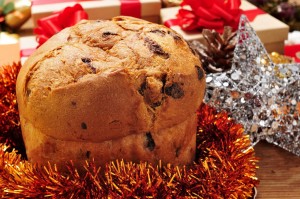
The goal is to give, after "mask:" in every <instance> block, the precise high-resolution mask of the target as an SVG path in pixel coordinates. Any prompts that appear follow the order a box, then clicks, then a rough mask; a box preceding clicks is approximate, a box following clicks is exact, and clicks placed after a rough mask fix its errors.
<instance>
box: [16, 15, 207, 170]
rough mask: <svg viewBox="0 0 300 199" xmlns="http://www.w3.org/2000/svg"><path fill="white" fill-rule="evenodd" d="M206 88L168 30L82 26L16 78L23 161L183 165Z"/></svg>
mask: <svg viewBox="0 0 300 199" xmlns="http://www.w3.org/2000/svg"><path fill="white" fill-rule="evenodd" d="M204 91H205V74H204V71H203V69H202V67H201V64H200V62H199V59H198V58H197V57H196V56H195V55H194V54H193V52H192V50H191V49H190V48H189V46H188V44H187V43H186V42H185V41H184V40H183V38H182V37H181V36H180V35H178V34H177V33H176V32H174V31H173V30H171V29H168V28H166V27H164V26H162V25H158V24H154V23H150V22H146V21H144V20H140V19H135V18H131V17H115V18H113V19H112V20H97V21H82V22H80V23H79V24H77V25H75V26H73V27H70V28H66V29H64V30H63V31H61V32H60V33H58V34H56V35H55V36H53V37H52V38H51V39H49V40H48V41H47V42H46V43H45V44H44V45H42V46H41V47H40V48H39V49H38V50H37V51H36V52H35V53H34V54H33V55H32V56H30V57H29V59H28V60H27V61H26V62H25V64H24V66H23V67H22V68H21V71H20V73H19V76H18V79H17V101H18V106H19V111H20V119H21V126H22V135H23V138H24V142H25V146H26V153H27V156H28V159H29V160H30V161H32V162H38V163H42V164H44V163H46V162H47V161H51V162H53V163H58V164H63V163H65V162H67V161H68V160H73V162H76V163H82V162H84V161H85V160H86V159H90V158H94V159H95V160H96V162H98V163H99V164H100V165H103V164H104V163H106V162H108V161H110V160H115V159H124V160H127V161H135V162H138V161H140V160H145V161H149V162H152V163H157V162H158V161H159V160H162V163H174V164H179V165H180V164H189V163H191V162H192V161H193V158H194V155H195V147H196V133H195V131H196V126H197V124H196V110H197V108H198V107H199V105H200V104H201V102H202V99H203V95H204Z"/></svg>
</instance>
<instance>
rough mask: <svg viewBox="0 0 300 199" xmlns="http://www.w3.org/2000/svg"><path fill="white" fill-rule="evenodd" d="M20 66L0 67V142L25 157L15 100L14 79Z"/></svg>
mask: <svg viewBox="0 0 300 199" xmlns="http://www.w3.org/2000/svg"><path fill="white" fill-rule="evenodd" d="M20 68H21V64H20V63H14V64H12V65H5V66H1V67H0V143H5V144H7V145H8V146H9V147H8V150H12V149H13V148H15V149H17V150H19V151H20V152H21V153H22V154H23V156H24V157H25V148H24V143H23V140H22V135H21V128H20V121H19V111H18V106H17V100H16V80H17V75H18V73H19V70H20Z"/></svg>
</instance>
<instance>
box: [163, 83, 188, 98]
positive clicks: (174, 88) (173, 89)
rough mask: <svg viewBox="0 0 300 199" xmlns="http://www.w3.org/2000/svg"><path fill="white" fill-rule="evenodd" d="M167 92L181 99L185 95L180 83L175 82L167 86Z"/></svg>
mask: <svg viewBox="0 0 300 199" xmlns="http://www.w3.org/2000/svg"><path fill="white" fill-rule="evenodd" d="M165 93H166V94H167V95H169V96H171V97H173V98H174V99H180V98H182V97H183V96H184V91H183V89H182V88H181V87H180V85H179V84H178V83H176V82H175V83H173V84H172V85H171V86H167V87H165Z"/></svg>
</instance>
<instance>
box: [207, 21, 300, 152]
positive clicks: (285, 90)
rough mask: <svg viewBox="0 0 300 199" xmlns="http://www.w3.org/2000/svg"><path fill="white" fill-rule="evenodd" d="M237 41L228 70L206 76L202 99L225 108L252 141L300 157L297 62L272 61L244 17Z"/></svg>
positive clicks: (221, 108)
mask: <svg viewBox="0 0 300 199" xmlns="http://www.w3.org/2000/svg"><path fill="white" fill-rule="evenodd" d="M274 34H276V33H274ZM237 39H238V44H237V45H236V48H235V51H234V58H233V65H232V68H231V69H230V70H229V71H227V72H223V73H211V74H207V78H206V82H207V93H206V97H205V101H206V103H208V104H210V105H213V106H215V107H216V108H217V109H219V110H227V111H228V112H229V113H230V115H231V116H232V117H233V118H234V119H236V120H237V121H239V122H240V123H241V124H243V125H244V128H245V132H246V133H247V134H249V135H250V138H251V140H252V143H253V144H256V143H257V142H259V141H260V140H267V141H268V142H270V143H273V144H276V145H278V146H280V147H282V148H284V149H286V150H288V151H290V152H292V153H294V154H296V155H298V156H300V119H299V118H300V64H276V65H275V64H274V63H272V61H271V59H270V57H269V55H268V53H267V51H266V49H265V48H264V46H263V44H262V42H261V41H260V39H259V38H258V36H257V35H256V33H255V31H254V30H253V28H252V27H251V25H250V23H249V21H248V19H247V18H246V16H242V17H241V19H240V25H239V29H238V31H237Z"/></svg>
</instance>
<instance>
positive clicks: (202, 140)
mask: <svg viewBox="0 0 300 199" xmlns="http://www.w3.org/2000/svg"><path fill="white" fill-rule="evenodd" d="M14 67H16V65H13V66H11V67H7V68H5V69H4V71H2V74H5V75H2V76H0V88H1V86H2V87H3V85H1V84H5V85H8V84H9V85H11V88H10V89H5V90H3V89H2V90H0V95H1V96H9V95H12V96H14V100H13V98H11V99H10V100H9V102H10V103H13V102H16V99H15V87H13V85H14V86H15V81H16V76H17V73H18V70H13V69H12V68H14ZM8 74H10V75H8ZM10 77H12V78H10ZM1 78H2V79H1ZM10 81H12V82H13V83H11V84H10ZM5 103H6V102H5V101H3V100H2V101H1V102H0V106H3V105H4V104H5ZM11 108H12V109H11V111H13V112H15V113H16V114H18V112H17V109H16V106H15V105H14V106H11ZM1 114H2V112H1ZM1 117H2V118H1V121H2V120H3V121H5V122H7V123H9V122H11V121H10V120H11V118H10V117H9V116H8V114H4V115H1ZM14 119H15V118H14ZM11 124H12V125H11V128H13V129H14V128H15V127H16V126H17V127H18V129H19V132H18V133H19V135H21V132H20V128H19V125H15V124H18V121H14V122H13V123H11ZM2 130H3V128H2V129H1V131H0V137H3V136H4V135H5V136H4V137H6V139H5V141H4V139H1V142H2V143H0V190H1V192H0V197H1V198H44V197H52V198H141V197H142V198H186V197H195V198H250V197H251V196H252V190H253V187H255V186H256V185H257V184H258V180H257V178H256V177H255V174H256V169H257V166H256V164H257V159H256V158H255V156H254V149H253V148H252V147H251V146H250V144H251V143H250V140H249V138H248V136H247V135H245V134H244V132H243V127H242V126H241V125H240V124H238V123H236V122H235V121H234V120H232V119H231V118H230V117H229V116H228V114H227V113H226V112H217V111H216V110H215V109H214V108H213V107H210V106H208V105H206V104H203V105H201V106H200V108H199V110H198V130H197V132H195V133H197V151H196V159H195V162H194V163H193V164H192V165H187V166H184V167H177V166H173V165H171V164H169V165H165V166H162V165H151V164H149V163H147V162H140V163H132V162H124V161H122V160H121V161H114V162H109V163H107V164H106V167H105V168H100V167H97V166H96V163H95V162H93V161H91V162H86V164H85V165H82V168H75V167H74V166H73V164H72V161H69V162H68V163H66V165H65V166H66V167H67V168H68V173H62V172H60V171H58V169H57V168H56V166H55V165H53V164H51V163H49V164H48V165H43V166H42V165H36V164H32V163H30V162H28V161H26V160H23V157H22V155H21V154H25V150H24V148H23V147H19V146H18V145H17V144H16V143H22V140H20V139H21V137H20V136H17V137H15V136H12V135H9V136H7V133H9V132H13V131H11V130H10V129H9V128H8V129H7V128H4V130H6V131H5V132H3V131H2ZM15 134H16V133H15ZM8 140H9V141H8ZM11 144H15V146H14V148H17V149H18V150H19V151H18V152H17V151H16V150H9V148H11ZM22 150H23V151H22ZM20 153H21V154H20ZM79 171H80V172H79Z"/></svg>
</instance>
